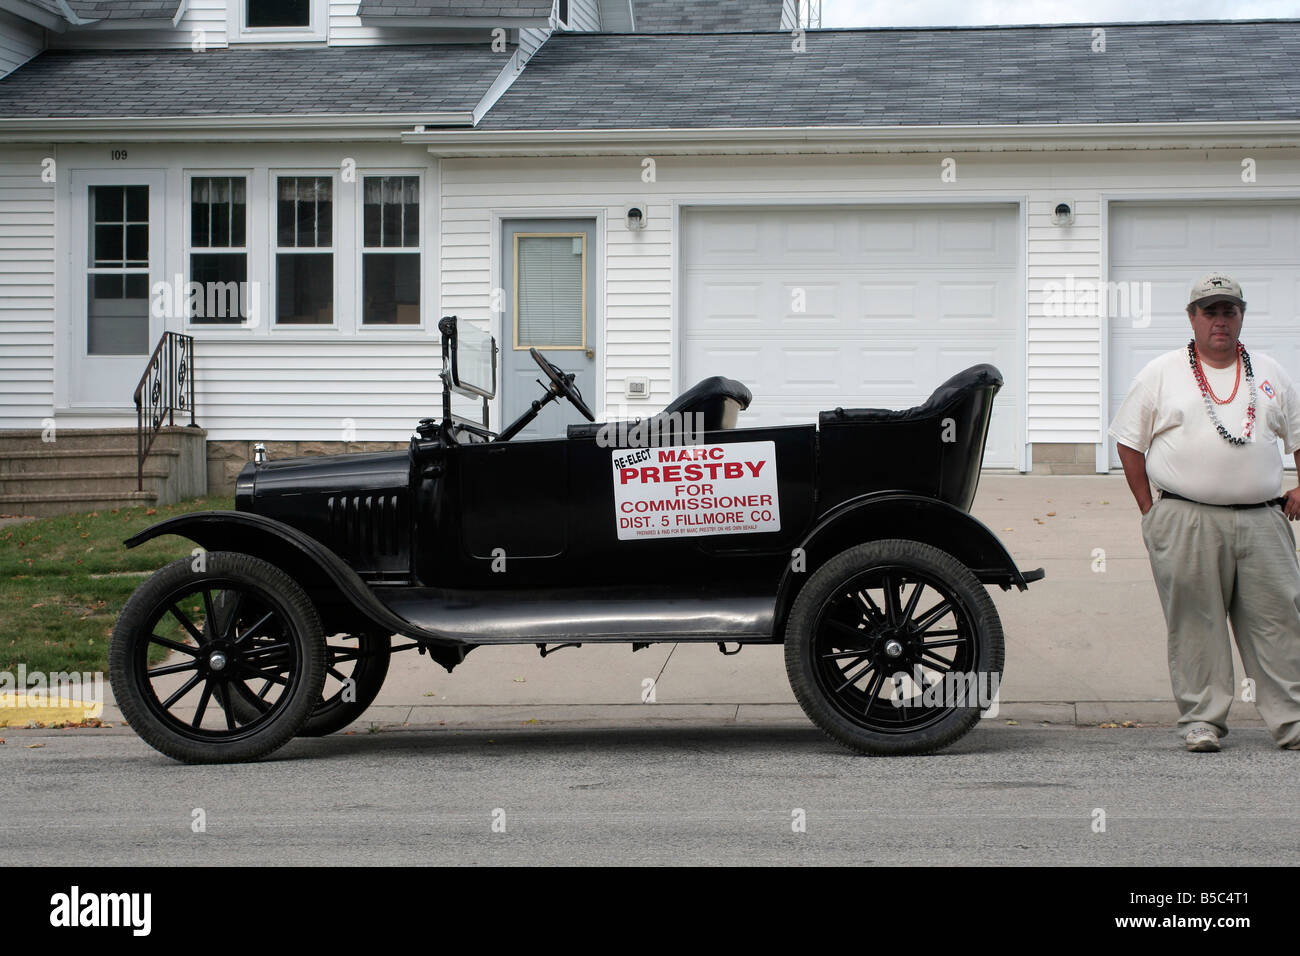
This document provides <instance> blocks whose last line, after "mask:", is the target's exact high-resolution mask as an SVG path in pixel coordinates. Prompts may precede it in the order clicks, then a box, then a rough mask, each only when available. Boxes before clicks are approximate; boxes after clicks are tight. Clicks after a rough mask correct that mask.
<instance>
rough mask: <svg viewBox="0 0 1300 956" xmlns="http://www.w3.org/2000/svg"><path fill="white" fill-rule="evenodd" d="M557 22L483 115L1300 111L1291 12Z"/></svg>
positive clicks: (960, 120) (1159, 117)
mask: <svg viewBox="0 0 1300 956" xmlns="http://www.w3.org/2000/svg"><path fill="white" fill-rule="evenodd" d="M1100 25H1101V26H1104V27H1105V29H1106V51H1105V52H1104V53H1093V52H1091V47H1092V31H1093V29H1094V25H1086V26H1042V27H979V28H932V29H879V30H823V31H811V32H809V33H808V34H807V36H806V38H805V42H806V44H807V51H806V52H804V53H795V52H792V50H791V43H792V38H791V36H790V34H789V33H785V32H775V33H767V34H761V33H719V34H704V35H679V34H669V35H658V36H642V35H632V34H583V33H564V34H558V35H556V36H553V37H552V38H551V39H550V40H548V41H547V43H546V44H545V45H544V46H543V47H542V48H541V50H539V51H538V52H537V54H536V55H534V57H533V58H532V60H531V61H530V62H529V64H528V66H527V68H526V69H525V70H524V71H523V73H522V75H520V77H519V78H518V79H517V80H516V81H515V83H514V85H513V86H511V88H510V89H509V90H508V91H507V92H506V94H505V95H504V96H502V97H501V99H500V100H499V101H498V102H497V103H496V105H495V106H493V108H492V109H491V110H490V111H489V112H488V114H487V116H486V117H484V119H483V121H482V122H481V123H480V124H479V127H478V128H479V129H483V130H505V129H521V130H546V129H627V128H634V129H635V128H641V129H663V128H685V129H707V128H710V127H716V128H727V127H746V126H755V127H763V126H794V127H812V126H930V125H967V124H971V125H980V124H1004V123H1005V124H1015V123H1134V122H1162V121H1173V122H1178V121H1191V120H1225V121H1233V120H1293V119H1300V20H1282V21H1277V20H1275V21H1236V22H1199V23H1145V24H1100Z"/></svg>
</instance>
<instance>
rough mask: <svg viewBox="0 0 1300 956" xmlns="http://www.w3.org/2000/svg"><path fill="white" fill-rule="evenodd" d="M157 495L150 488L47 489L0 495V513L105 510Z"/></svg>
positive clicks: (144, 503)
mask: <svg viewBox="0 0 1300 956" xmlns="http://www.w3.org/2000/svg"><path fill="white" fill-rule="evenodd" d="M157 503H158V495H157V493H156V492H152V491H131V492H128V493H125V494H121V493H119V494H113V493H109V494H100V495H92V494H75V493H71V494H70V493H50V494H43V495H30V494H28V495H0V514H10V515H30V516H33V517H37V518H44V517H47V516H50V515H66V514H79V513H82V512H87V511H107V510H110V509H112V508H142V507H152V506H154V505H156V504H157Z"/></svg>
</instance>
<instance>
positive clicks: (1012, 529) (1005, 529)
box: [1002, 528, 1015, 531]
mask: <svg viewBox="0 0 1300 956" xmlns="http://www.w3.org/2000/svg"><path fill="white" fill-rule="evenodd" d="M1002 530H1003V531H1014V530H1015V528H1003V529H1002Z"/></svg>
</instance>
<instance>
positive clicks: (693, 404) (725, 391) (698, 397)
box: [568, 375, 754, 438]
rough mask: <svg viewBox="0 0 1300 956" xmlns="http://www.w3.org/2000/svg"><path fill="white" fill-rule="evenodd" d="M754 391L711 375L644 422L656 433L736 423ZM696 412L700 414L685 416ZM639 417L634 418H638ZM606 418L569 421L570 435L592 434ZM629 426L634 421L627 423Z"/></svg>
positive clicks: (711, 428) (715, 427) (665, 433)
mask: <svg viewBox="0 0 1300 956" xmlns="http://www.w3.org/2000/svg"><path fill="white" fill-rule="evenodd" d="M753 400H754V396H753V394H752V393H751V392H750V391H749V389H748V388H746V387H745V386H744V385H743V384H741V383H740V382H737V381H736V380H735V379H734V378H723V377H722V376H721V375H714V376H713V377H712V378H706V379H705V380H704V381H702V382H700V383H698V384H697V385H694V386H692V387H691V388H688V389H687V390H686V391H684V392H682V393H681V394H680V395H678V396H677V397H676V398H675V399H673V400H672V401H671V402H669V403H668V405H667V406H666V407H665V408H664V410H663V411H662V412H660V413H659V414H658V415H655V416H653V417H652V418H651V419H650V420H649V422H648V423H647V424H648V425H649V426H650V427H651V429H658V434H661V435H667V434H670V433H674V432H676V430H678V429H686V430H695V429H703V430H704V431H718V430H719V429H724V428H735V427H736V415H737V413H738V412H741V411H744V410H745V409H746V408H748V407H749V403H750V402H752V401H753ZM695 415H698V416H699V418H688V417H687V416H695ZM640 421H641V419H636V422H640ZM607 424H609V423H607V422H591V423H588V422H582V423H580V424H577V425H570V426H569V428H568V436H569V437H570V438H595V437H596V435H597V434H598V433H599V432H600V430H601V429H602V428H604V427H605V426H606V425H607ZM627 424H628V427H629V428H631V426H632V425H633V424H635V422H629V423H627Z"/></svg>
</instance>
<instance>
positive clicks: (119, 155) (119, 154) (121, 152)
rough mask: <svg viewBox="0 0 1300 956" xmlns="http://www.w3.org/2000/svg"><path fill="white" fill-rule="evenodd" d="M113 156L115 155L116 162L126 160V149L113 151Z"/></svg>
mask: <svg viewBox="0 0 1300 956" xmlns="http://www.w3.org/2000/svg"><path fill="white" fill-rule="evenodd" d="M112 155H113V159H114V160H119V159H126V150H124V149H115V150H113V154H112Z"/></svg>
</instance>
